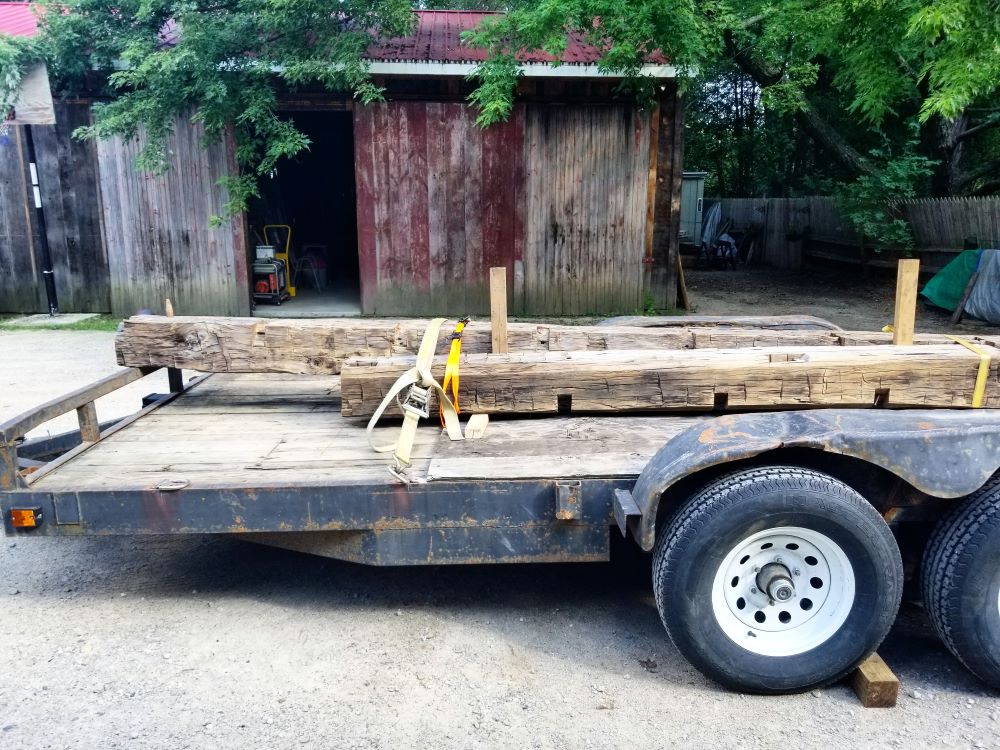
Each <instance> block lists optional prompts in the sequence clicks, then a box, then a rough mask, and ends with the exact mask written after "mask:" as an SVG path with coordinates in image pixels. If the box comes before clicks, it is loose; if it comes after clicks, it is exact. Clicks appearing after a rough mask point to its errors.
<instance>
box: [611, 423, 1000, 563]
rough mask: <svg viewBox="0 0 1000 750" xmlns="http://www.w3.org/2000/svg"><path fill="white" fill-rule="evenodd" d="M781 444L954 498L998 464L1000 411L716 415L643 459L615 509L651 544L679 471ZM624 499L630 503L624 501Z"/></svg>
mask: <svg viewBox="0 0 1000 750" xmlns="http://www.w3.org/2000/svg"><path fill="white" fill-rule="evenodd" d="M786 448H808V449H814V450H818V451H823V452H826V453H834V454H839V455H843V456H851V457H853V458H858V459H861V460H863V461H866V462H868V463H870V464H873V465H875V466H879V467H881V468H882V469H885V470H886V471H888V472H891V473H892V474H894V475H896V476H897V477H899V478H900V479H902V480H903V481H905V482H907V483H908V484H910V485H911V486H912V487H913V488H915V489H916V490H918V491H920V492H923V493H926V494H927V495H930V496H932V497H939V498H958V497H962V496H964V495H968V494H970V493H972V492H974V491H976V490H977V489H979V488H980V487H982V486H983V485H984V484H985V483H986V481H987V480H988V479H989V478H990V477H991V476H992V475H993V474H994V473H996V472H997V471H998V470H1000V414H998V413H997V412H996V411H991V410H975V411H973V410H957V409H956V410H952V409H949V410H913V409H907V410H902V411H893V410H882V409H845V410H812V411H787V412H767V413H752V414H735V415H726V416H721V417H718V418H716V419H713V420H710V421H708V422H700V423H698V424H696V425H693V426H692V427H690V428H689V429H687V430H685V431H684V432H682V433H680V434H679V435H677V436H675V437H674V438H672V439H671V440H670V441H668V442H667V443H666V445H664V446H663V447H662V448H661V449H660V450H659V451H658V452H657V453H656V455H654V456H653V458H652V459H650V461H649V463H648V464H647V465H646V467H645V469H643V471H642V473H641V474H640V475H639V478H638V479H637V481H636V483H635V487H634V488H633V490H632V492H631V498H629V497H628V493H621V492H619V493H617V495H616V499H615V503H614V506H615V514H616V518H617V519H618V520H619V524H620V525H621V524H622V522H624V521H626V520H627V523H628V528H629V529H630V530H631V531H632V534H633V536H634V537H635V539H636V541H637V542H638V543H639V546H640V547H642V548H643V549H644V550H646V551H649V550H652V548H653V544H654V541H655V538H656V517H657V510H658V507H659V503H660V499H661V498H662V497H663V495H664V493H666V492H668V491H669V490H670V488H671V487H673V486H674V485H676V484H677V483H678V482H679V481H681V480H682V479H684V478H685V477H689V476H691V475H693V474H696V473H698V472H701V471H704V470H706V469H710V468H712V467H717V466H720V465H723V464H727V463H732V462H734V461H741V460H746V459H752V458H754V457H758V456H761V455H763V454H766V453H770V452H772V451H777V450H781V449H786ZM630 500H631V502H630Z"/></svg>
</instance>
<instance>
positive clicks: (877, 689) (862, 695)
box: [851, 654, 899, 708]
mask: <svg viewBox="0 0 1000 750" xmlns="http://www.w3.org/2000/svg"><path fill="white" fill-rule="evenodd" d="M851 685H852V686H853V687H854V692H855V693H857V696H858V698H859V699H860V700H861V705H862V706H864V707H865V708H892V707H893V706H895V705H896V699H897V698H898V697H899V678H897V677H896V675H895V674H893V672H892V670H891V669H889V665H888V664H886V663H885V662H884V661H883V660H882V657H881V656H879V655H878V654H872V655H871V656H869V657H868V658H867V659H865V660H864V661H863V662H861V664H860V665H858V668H857V669H856V670H854V674H853V676H852V677H851Z"/></svg>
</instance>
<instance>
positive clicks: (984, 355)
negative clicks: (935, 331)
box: [948, 336, 990, 409]
mask: <svg viewBox="0 0 1000 750" xmlns="http://www.w3.org/2000/svg"><path fill="white" fill-rule="evenodd" d="M948 338H950V339H951V340H952V341H954V342H955V343H956V344H961V345H962V346H964V347H965V348H966V349H968V350H969V351H970V352H972V353H973V354H978V355H979V373H978V374H977V375H976V387H975V390H973V391H972V408H973V409H981V408H982V406H983V401H984V400H985V399H986V381H987V380H988V379H989V376H990V355H989V353H988V352H986V351H983V350H982V349H980V348H979V347H978V346H976V345H975V344H973V343H972V342H971V341H966V340H965V339H962V338H959V337H958V336H948Z"/></svg>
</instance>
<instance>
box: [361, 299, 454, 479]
mask: <svg viewBox="0 0 1000 750" xmlns="http://www.w3.org/2000/svg"><path fill="white" fill-rule="evenodd" d="M442 323H444V318H435V319H434V320H432V321H431V322H430V325H428V326H427V330H426V331H424V338H423V340H422V341H421V342H420V349H419V350H418V351H417V362H416V365H414V366H413V367H411V368H410V369H409V370H407V371H406V372H404V373H403V374H402V375H400V376H399V378H398V379H397V380H396V382H395V383H393V384H392V387H391V388H390V389H389V392H388V393H386V394H385V398H383V399H382V403H381V404H379V406H378V409H376V410H375V413H374V414H372V418H371V419H370V420H368V428H367V431H366V432H367V435H368V444H369V445H371V447H372V448H373V449H374V450H375V451H376V452H378V453H388V452H390V451H392V453H393V462H392V465H390V467H389V472H390V473H391V474H393V475H394V476H395V477H396V478H398V479H400V480H401V481H403V482H408V481H409V479H408V478H407V477H406V476H405V474H404V473H403V472H404V471H405V470H406V469H407V468H408V467H409V466H410V456H411V454H412V452H413V441H414V438H416V435H417V425H418V424H420V418H421V417H425V418H426V417H427V416H429V415H428V413H427V401H428V399H429V398H430V393H431V391H432V390H433V391H436V392H437V394H438V400H439V402H440V404H441V417H442V420H443V421H444V427H445V430H446V431H447V432H448V437H449V438H451V439H452V440H461V439H462V427H461V425H460V424H459V422H458V412H457V411H456V410H455V405H454V404H453V403H452V402H451V399H449V398H448V394H447V393H445V391H444V388H442V387H441V385H440V384H439V383H438V382H437V381H436V380H435V379H434V376H433V375H432V374H431V365H432V364H433V362H434V350H435V349H436V348H437V341H438V333H439V332H440V330H441V324H442ZM407 389H409V390H407ZM404 391H406V393H405V400H402V401H400V398H399V397H400V396H401V395H403V392H404ZM393 401H397V402H398V403H399V405H400V408H402V410H403V426H402V427H401V428H400V431H399V438H398V439H397V440H396V442H395V443H392V444H389V445H376V444H375V442H374V441H373V440H372V433H373V431H374V429H375V425H376V424H378V421H379V419H380V418H381V417H382V413H383V412H384V411H385V410H386V409H387V408H388V407H389V405H390V404H391V403H392V402H393Z"/></svg>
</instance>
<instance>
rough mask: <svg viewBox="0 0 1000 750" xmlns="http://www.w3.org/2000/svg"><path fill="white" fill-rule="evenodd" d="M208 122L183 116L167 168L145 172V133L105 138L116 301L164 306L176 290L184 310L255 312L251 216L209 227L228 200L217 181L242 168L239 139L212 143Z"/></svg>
mask: <svg viewBox="0 0 1000 750" xmlns="http://www.w3.org/2000/svg"><path fill="white" fill-rule="evenodd" d="M204 137H205V133H204V130H203V128H202V127H201V125H199V124H198V123H194V122H191V121H190V120H188V119H186V118H179V119H178V120H177V122H176V123H175V126H174V133H173V135H172V136H171V137H170V139H169V142H168V144H167V148H168V151H169V154H170V170H169V171H168V172H167V173H166V174H165V175H163V176H156V175H151V174H148V173H143V172H139V171H137V170H136V168H135V162H136V158H137V156H138V153H139V151H140V149H141V148H142V145H143V140H142V137H141V136H140V137H139V138H137V139H134V140H131V141H124V140H122V139H121V138H112V139H109V140H105V141H100V142H98V146H97V148H98V163H99V167H100V169H99V171H100V183H101V193H102V201H103V207H104V225H105V227H106V229H107V246H108V261H109V266H110V269H111V308H112V312H113V313H114V314H115V315H130V314H132V313H134V312H135V311H136V310H139V309H142V308H149V309H151V310H154V311H157V312H162V310H163V300H164V298H167V297H169V298H170V299H171V300H172V301H173V303H174V309H175V310H177V312H178V313H179V314H182V315H199V314H211V315H247V314H249V294H250V292H249V279H248V272H247V250H246V238H245V232H244V219H243V217H238V218H235V219H233V220H232V221H227V222H224V223H223V225H222V226H221V227H219V228H215V229H212V228H210V226H209V224H210V220H211V217H212V216H219V215H221V214H222V213H223V206H224V204H225V202H226V200H227V195H226V191H225V189H224V188H223V187H222V186H220V185H219V184H218V181H219V180H220V179H221V178H222V177H223V176H224V175H225V174H226V173H227V172H230V171H231V170H233V169H235V163H234V162H235V156H234V151H233V145H232V139H231V138H229V137H227V138H224V139H223V140H222V142H220V143H216V144H213V145H211V146H209V147H208V148H207V149H206V148H203V147H202V140H203V138H204Z"/></svg>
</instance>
